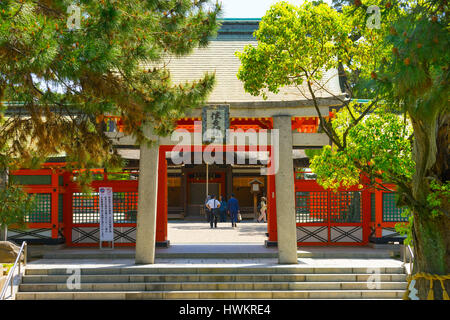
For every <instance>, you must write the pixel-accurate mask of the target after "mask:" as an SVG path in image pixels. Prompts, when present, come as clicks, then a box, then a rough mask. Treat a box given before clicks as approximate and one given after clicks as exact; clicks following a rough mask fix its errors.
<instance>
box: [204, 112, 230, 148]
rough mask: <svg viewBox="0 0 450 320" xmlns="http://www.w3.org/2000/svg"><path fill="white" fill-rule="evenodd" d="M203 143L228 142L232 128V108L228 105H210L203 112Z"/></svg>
mask: <svg viewBox="0 0 450 320" xmlns="http://www.w3.org/2000/svg"><path fill="white" fill-rule="evenodd" d="M202 127H203V128H202V129H203V143H213V142H214V143H223V144H226V142H227V138H228V137H227V130H228V129H229V128H230V109H229V106H228V105H220V106H208V107H205V108H203V114H202Z"/></svg>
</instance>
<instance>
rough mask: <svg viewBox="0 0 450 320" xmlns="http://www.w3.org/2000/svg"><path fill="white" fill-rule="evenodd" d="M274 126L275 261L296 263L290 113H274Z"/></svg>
mask: <svg viewBox="0 0 450 320" xmlns="http://www.w3.org/2000/svg"><path fill="white" fill-rule="evenodd" d="M273 127H274V129H275V130H278V133H279V143H278V147H275V146H274V147H275V148H273V149H272V152H278V157H277V158H278V171H277V172H276V174H275V190H276V206H277V230H278V232H277V237H278V240H277V241H278V262H279V263H280V264H297V228H296V221H295V185H294V165H293V158H292V148H293V141H292V140H293V137H292V118H291V116H287V115H286V116H285V115H276V116H273Z"/></svg>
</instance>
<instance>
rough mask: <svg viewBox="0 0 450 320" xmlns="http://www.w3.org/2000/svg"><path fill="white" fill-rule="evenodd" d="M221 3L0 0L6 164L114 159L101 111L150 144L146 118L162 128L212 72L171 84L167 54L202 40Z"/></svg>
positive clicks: (195, 98)
mask: <svg viewBox="0 0 450 320" xmlns="http://www.w3.org/2000/svg"><path fill="white" fill-rule="evenodd" d="M219 10H220V7H219V6H218V5H217V4H212V3H211V1H209V0H145V1H141V0H124V1H122V0H121V1H115V0H100V1H98V0H80V1H76V2H72V1H68V0H38V1H36V0H21V1H10V0H5V1H0V109H2V110H3V112H2V113H3V123H2V125H1V128H0V146H1V147H2V150H3V153H2V156H3V157H4V158H5V159H11V161H10V162H9V163H8V167H9V166H21V167H32V166H35V165H36V164H39V163H41V162H42V161H44V160H45V159H46V158H47V157H48V156H49V155H57V154H61V153H65V154H66V158H67V163H68V167H69V168H71V167H72V166H76V167H77V168H86V169H87V168H93V167H107V166H112V167H118V166H120V164H121V163H120V157H119V155H118V154H117V152H116V151H114V149H113V148H112V143H111V141H110V140H109V139H108V137H107V136H106V135H105V133H104V131H105V127H104V125H103V117H104V116H105V115H115V116H121V117H122V119H123V125H124V131H125V133H126V134H130V135H132V136H134V137H135V138H136V139H137V142H138V143H151V141H148V139H146V138H145V137H144V135H143V129H142V128H143V126H144V125H148V126H150V127H152V128H154V129H155V131H156V133H158V134H160V135H164V134H167V133H169V132H170V131H171V130H172V129H173V128H174V122H175V119H177V118H179V117H180V116H181V115H182V114H183V113H184V111H185V110H186V109H187V108H191V107H195V106H198V105H199V104H200V103H202V102H203V101H204V100H205V98H206V97H207V94H208V93H209V92H210V91H211V90H212V87H213V84H214V75H212V74H205V76H204V77H203V78H202V79H198V81H195V82H190V83H183V84H174V83H172V81H171V77H170V72H169V71H168V69H167V68H166V65H165V64H164V59H165V58H167V57H169V56H180V55H184V54H188V53H190V52H191V51H192V50H193V49H194V48H196V47H204V46H206V45H207V44H208V40H209V38H210V37H211V36H213V35H214V34H215V32H216V31H217V28H218V23H217V20H216V18H217V14H218V13H219ZM5 101H7V102H5ZM84 172H85V173H89V170H86V171H84Z"/></svg>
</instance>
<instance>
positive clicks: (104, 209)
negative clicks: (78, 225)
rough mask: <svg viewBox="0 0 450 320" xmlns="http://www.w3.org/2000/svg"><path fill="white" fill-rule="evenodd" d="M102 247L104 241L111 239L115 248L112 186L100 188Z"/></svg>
mask: <svg viewBox="0 0 450 320" xmlns="http://www.w3.org/2000/svg"><path fill="white" fill-rule="evenodd" d="M99 211H100V248H102V242H103V241H111V242H112V247H113V248H114V215H113V190H112V188H99Z"/></svg>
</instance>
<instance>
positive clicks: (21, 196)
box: [0, 184, 35, 227]
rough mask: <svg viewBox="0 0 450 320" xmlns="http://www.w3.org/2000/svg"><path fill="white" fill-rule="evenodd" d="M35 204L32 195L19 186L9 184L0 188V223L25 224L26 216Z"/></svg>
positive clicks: (21, 225)
mask: <svg viewBox="0 0 450 320" xmlns="http://www.w3.org/2000/svg"><path fill="white" fill-rule="evenodd" d="M34 206H35V201H34V198H33V196H30V195H28V193H26V192H24V191H23V190H22V188H21V187H19V186H17V185H13V184H9V185H7V186H5V187H3V188H0V225H7V226H8V225H11V224H17V225H19V226H20V227H23V226H24V225H25V221H26V216H27V215H28V214H29V213H30V212H31V211H32V209H33V208H34Z"/></svg>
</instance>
